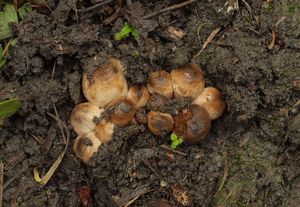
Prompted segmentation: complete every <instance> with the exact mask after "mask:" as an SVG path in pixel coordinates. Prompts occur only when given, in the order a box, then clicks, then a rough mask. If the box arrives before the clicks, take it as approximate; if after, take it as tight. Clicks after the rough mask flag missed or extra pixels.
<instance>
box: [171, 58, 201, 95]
mask: <svg viewBox="0 0 300 207" xmlns="http://www.w3.org/2000/svg"><path fill="white" fill-rule="evenodd" d="M171 77H172V82H173V90H174V96H175V98H181V97H186V98H187V97H190V98H192V99H195V98H197V97H198V96H199V95H200V94H201V93H202V91H203V89H204V86H205V80H204V78H203V72H202V70H201V68H199V67H198V66H197V65H195V64H187V65H185V66H183V67H180V68H177V69H174V70H172V71H171Z"/></svg>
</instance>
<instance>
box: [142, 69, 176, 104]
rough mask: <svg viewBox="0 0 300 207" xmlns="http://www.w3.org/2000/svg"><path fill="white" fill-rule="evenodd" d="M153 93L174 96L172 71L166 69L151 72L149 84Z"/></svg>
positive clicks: (149, 88)
mask: <svg viewBox="0 0 300 207" xmlns="http://www.w3.org/2000/svg"><path fill="white" fill-rule="evenodd" d="M147 87H148V90H149V92H150V93H151V94H153V93H158V94H160V95H163V96H165V97H166V98H172V97H173V85H172V78H171V75H170V73H168V72H167V71H165V70H160V71H156V72H153V73H151V74H150V76H149V78H148V84H147Z"/></svg>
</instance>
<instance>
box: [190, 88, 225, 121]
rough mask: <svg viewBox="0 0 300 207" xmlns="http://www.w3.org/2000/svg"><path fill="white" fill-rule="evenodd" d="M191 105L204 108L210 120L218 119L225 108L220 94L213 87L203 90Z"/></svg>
mask: <svg viewBox="0 0 300 207" xmlns="http://www.w3.org/2000/svg"><path fill="white" fill-rule="evenodd" d="M193 104H198V105H199V106H202V107H203V108H205V109H206V111H207V112H208V114H209V117H210V119H211V120H215V119H217V118H219V117H220V116H221V115H222V114H223V112H224V110H225V108H226V104H225V102H224V101H223V100H222V95H221V92H220V91H219V90H218V89H216V88H214V87H207V88H204V91H203V92H202V93H201V94H200V96H198V97H197V98H196V99H195V100H194V102H193Z"/></svg>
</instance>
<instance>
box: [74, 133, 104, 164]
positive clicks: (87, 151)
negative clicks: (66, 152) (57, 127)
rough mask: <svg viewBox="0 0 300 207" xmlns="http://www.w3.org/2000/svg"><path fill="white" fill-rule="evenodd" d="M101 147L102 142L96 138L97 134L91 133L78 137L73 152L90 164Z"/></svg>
mask: <svg viewBox="0 0 300 207" xmlns="http://www.w3.org/2000/svg"><path fill="white" fill-rule="evenodd" d="M100 145H101V142H100V140H99V139H98V138H97V137H96V135H95V132H91V133H89V134H87V135H86V136H83V137H80V136H79V137H77V138H76V140H75V142H74V145H73V150H74V152H75V154H76V156H77V157H78V158H79V159H81V160H82V161H84V162H85V163H88V162H89V160H90V158H91V157H92V156H93V154H94V153H96V152H97V150H98V148H99V146H100Z"/></svg>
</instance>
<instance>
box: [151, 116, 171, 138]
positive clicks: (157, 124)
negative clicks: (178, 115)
mask: <svg viewBox="0 0 300 207" xmlns="http://www.w3.org/2000/svg"><path fill="white" fill-rule="evenodd" d="M173 124H174V120H173V117H172V116H171V115H170V114H165V113H161V112H155V111H150V112H149V113H148V128H149V130H150V131H151V132H152V133H153V134H154V135H156V136H160V137H164V136H166V135H167V134H168V133H169V132H170V131H171V130H172V128H173Z"/></svg>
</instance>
